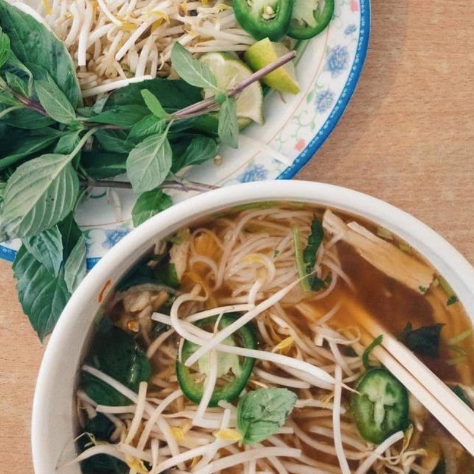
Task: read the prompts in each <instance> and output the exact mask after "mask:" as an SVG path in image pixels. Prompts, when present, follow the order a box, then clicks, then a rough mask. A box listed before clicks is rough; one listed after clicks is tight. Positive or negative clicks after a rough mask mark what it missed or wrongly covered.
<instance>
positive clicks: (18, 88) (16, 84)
mask: <svg viewBox="0 0 474 474" xmlns="http://www.w3.org/2000/svg"><path fill="white" fill-rule="evenodd" d="M5 80H6V81H7V84H8V86H9V87H10V89H12V90H13V91H14V92H16V93H17V94H20V95H21V96H23V97H28V95H29V91H28V82H27V81H24V80H23V79H21V78H20V77H18V76H17V75H15V74H12V73H11V72H10V71H7V72H5Z"/></svg>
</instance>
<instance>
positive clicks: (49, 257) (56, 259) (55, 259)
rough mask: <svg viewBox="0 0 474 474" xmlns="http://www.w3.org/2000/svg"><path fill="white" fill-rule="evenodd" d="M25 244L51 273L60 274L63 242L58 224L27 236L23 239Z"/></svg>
mask: <svg viewBox="0 0 474 474" xmlns="http://www.w3.org/2000/svg"><path fill="white" fill-rule="evenodd" d="M23 245H24V246H25V248H26V250H28V252H29V253H31V255H33V257H35V258H36V260H38V262H40V263H41V264H42V265H44V266H45V268H46V270H48V272H49V273H51V274H52V275H54V276H58V275H59V269H60V268H61V263H62V261H63V242H62V238H61V232H59V229H58V227H57V226H54V227H51V229H47V230H45V231H43V232H41V234H38V235H34V236H33V237H27V238H26V239H24V240H23Z"/></svg>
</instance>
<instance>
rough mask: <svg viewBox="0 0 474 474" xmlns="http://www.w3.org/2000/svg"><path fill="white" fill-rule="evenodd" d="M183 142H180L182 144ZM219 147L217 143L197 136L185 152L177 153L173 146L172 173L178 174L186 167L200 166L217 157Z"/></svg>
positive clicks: (209, 138) (203, 136)
mask: <svg viewBox="0 0 474 474" xmlns="http://www.w3.org/2000/svg"><path fill="white" fill-rule="evenodd" d="M181 142H182V140H179V143H181ZM218 150H219V146H218V145H217V142H216V141H215V140H214V139H213V138H211V137H207V136H205V135H196V136H195V137H193V138H192V139H191V141H190V142H189V144H188V146H187V147H186V148H185V151H184V152H181V153H179V152H178V153H179V154H178V153H175V147H174V146H173V167H172V171H173V172H174V173H177V172H178V171H179V170H181V169H182V168H185V167H186V166H193V165H200V164H202V163H205V162H206V161H209V160H212V159H213V158H215V157H216V155H217V152H218Z"/></svg>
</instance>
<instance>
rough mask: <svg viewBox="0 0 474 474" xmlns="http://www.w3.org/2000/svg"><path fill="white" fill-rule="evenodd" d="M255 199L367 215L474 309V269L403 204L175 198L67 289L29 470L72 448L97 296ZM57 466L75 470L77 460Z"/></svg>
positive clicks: (318, 188) (267, 185) (230, 192)
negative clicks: (178, 239)
mask: <svg viewBox="0 0 474 474" xmlns="http://www.w3.org/2000/svg"><path fill="white" fill-rule="evenodd" d="M258 201H260V202H261V201H298V202H305V203H309V204H316V205H321V206H328V207H331V208H333V209H336V210H337V209H339V210H342V211H346V212H349V213H352V214H354V215H355V216H360V217H363V218H365V219H368V220H370V221H373V222H375V223H377V224H379V225H381V226H383V227H385V228H387V229H388V230H390V231H392V232H394V233H395V234H397V235H398V236H400V237H401V238H402V239H404V240H405V241H407V242H408V243H409V244H410V245H412V246H413V247H414V248H415V249H416V250H417V251H418V252H420V254H422V255H423V256H424V257H425V258H426V259H427V260H429V261H430V262H431V263H432V264H433V266H434V267H435V268H436V269H437V270H438V271H439V272H440V273H441V274H442V275H443V276H444V277H445V278H446V279H447V280H448V281H449V283H450V284H451V286H452V287H453V289H454V291H455V292H456V293H457V295H458V296H459V298H460V300H461V302H462V303H463V304H464V306H465V308H466V310H467V312H468V313H469V314H470V315H474V269H473V268H472V266H471V265H470V264H469V263H468V262H467V261H466V260H465V259H464V258H463V257H462V256H461V255H460V254H459V253H458V252H457V251H456V250H455V249H454V248H453V247H452V246H451V245H450V244H449V243H448V242H446V241H445V240H444V239H443V238H442V237H440V236H439V235H438V234H437V233H435V232H434V231H433V230H431V229H430V228H429V227H427V226H426V225H424V224H422V223H421V222H420V221H418V220H417V219H415V218H414V217H412V216H410V215H408V214H406V213H405V212H403V211H401V210H399V209H397V208H395V207H393V206H391V205H389V204H387V203H385V202H382V201H379V200H378V199H375V198H372V197H369V196H367V195H364V194H361V193H358V192H356V191H352V190H350V189H345V188H340V187H336V186H331V185H328V184H319V183H309V182H302V181H287V182H285V181H279V182H278V181H276V182H261V183H250V184H243V185H237V186H232V187H227V188H223V189H220V190H217V191H213V192H210V193H207V194H203V195H200V196H198V197H195V198H193V199H191V200H189V201H186V202H183V203H181V204H177V205H176V206H174V207H173V208H171V209H168V210H166V211H164V212H163V213H161V214H160V215H158V216H156V217H154V218H153V219H151V220H149V221H148V222H146V223H145V224H143V225H141V226H140V227H139V228H138V229H136V230H135V231H133V232H132V233H130V234H129V235H128V236H127V237H125V238H124V239H123V240H122V241H121V242H120V243H119V244H118V245H117V246H116V247H115V248H113V249H112V250H111V251H110V252H109V253H108V254H107V255H106V256H105V257H104V258H103V259H102V260H101V261H100V262H99V264H98V265H96V267H95V268H94V269H93V270H92V271H91V272H90V274H89V275H88V276H87V278H86V279H85V280H84V282H83V283H82V284H81V285H80V287H79V288H78V289H77V291H76V292H75V293H74V295H73V297H72V298H71V300H70V302H69V303H68V305H67V307H66V309H65V310H64V313H63V314H62V316H61V319H60V321H59V322H58V324H57V326H56V329H55V330H54V333H53V335H52V337H51V340H50V342H49V344H48V348H47V350H46V353H45V356H44V359H43V363H42V366H41V370H40V374H39V378H38V383H37V387H36V395H35V400H34V407H33V426H32V444H33V461H34V467H35V472H36V474H53V473H54V472H56V466H57V465H58V462H59V460H60V458H61V459H62V460H63V461H64V460H65V459H71V458H72V457H73V455H74V443H73V441H72V440H73V438H74V435H75V432H74V405H73V391H74V384H75V380H76V373H77V369H78V366H79V363H80V359H81V355H82V351H83V348H84V343H85V341H86V339H87V336H88V334H89V333H90V330H91V325H92V322H93V319H94V316H95V315H96V313H97V311H98V309H99V305H100V304H99V300H100V299H103V297H104V293H105V292H107V291H108V290H110V289H111V288H113V286H114V283H115V282H117V281H118V280H119V279H120V277H122V276H123V275H124V273H125V272H126V271H127V270H128V269H130V267H132V266H133V264H134V263H135V262H137V260H139V259H140V257H141V256H142V255H143V254H144V253H145V252H146V251H147V250H148V249H149V248H150V247H151V246H152V245H153V243H154V242H155V241H156V240H158V239H161V238H163V237H165V236H167V235H169V234H171V233H173V232H175V231H176V230H177V229H179V228H181V227H183V226H186V225H189V223H190V222H192V221H193V220H195V219H197V218H200V217H203V216H206V215H209V214H211V213H214V212H217V211H222V210H224V209H227V208H229V207H232V206H235V205H240V204H245V203H249V202H258ZM58 472H59V473H61V474H79V473H80V469H79V467H78V466H77V465H76V466H71V467H69V468H64V469H60V470H59V471H58Z"/></svg>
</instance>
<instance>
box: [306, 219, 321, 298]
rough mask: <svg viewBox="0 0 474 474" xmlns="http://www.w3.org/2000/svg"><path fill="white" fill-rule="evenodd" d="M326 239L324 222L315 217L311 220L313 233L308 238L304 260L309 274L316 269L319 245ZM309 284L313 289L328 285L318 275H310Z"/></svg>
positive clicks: (316, 289)
mask: <svg viewBox="0 0 474 474" xmlns="http://www.w3.org/2000/svg"><path fill="white" fill-rule="evenodd" d="M323 240H324V230H323V224H322V222H321V221H320V220H319V219H318V218H317V217H315V218H314V219H313V221H312V222H311V234H310V236H309V238H308V245H307V246H306V248H305V250H304V252H303V260H304V262H305V264H306V273H307V274H308V275H309V274H310V273H312V272H313V271H314V267H315V265H316V258H317V254H318V250H319V247H320V246H321V244H322V243H323ZM308 283H309V286H310V287H311V289H312V290H313V291H319V290H322V289H323V288H325V287H326V283H325V282H324V281H323V280H321V279H320V278H318V277H317V276H316V275H310V276H309V277H308Z"/></svg>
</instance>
